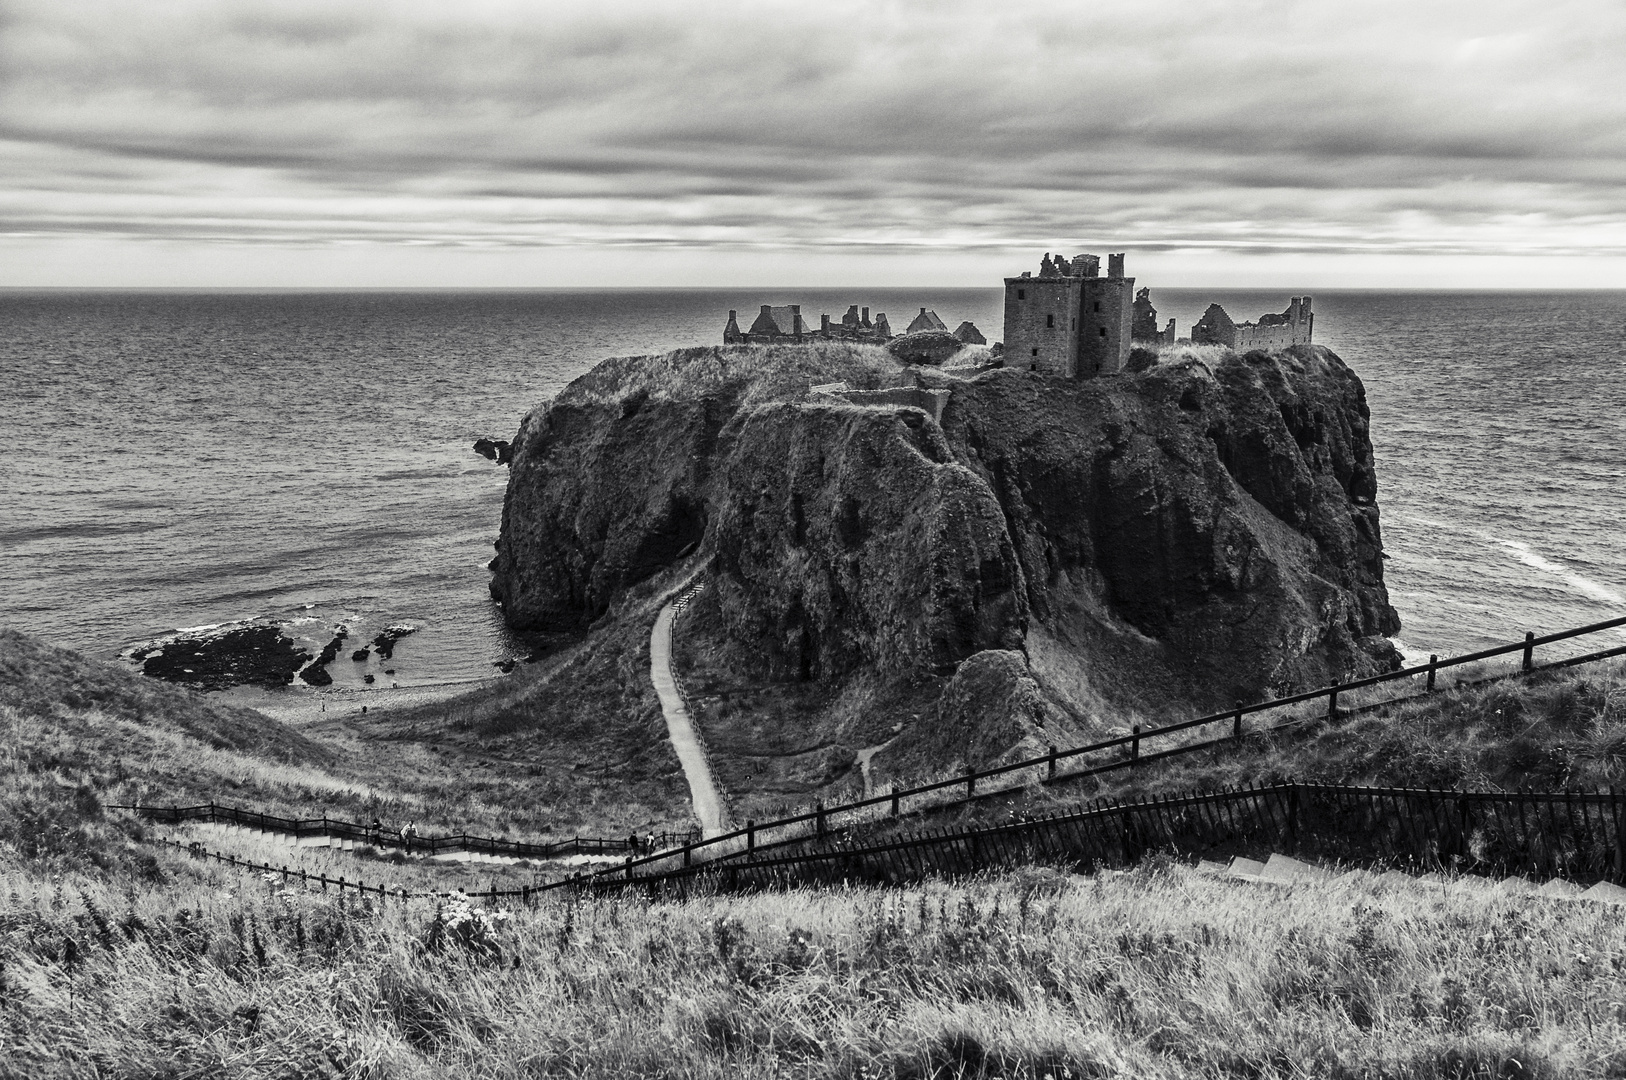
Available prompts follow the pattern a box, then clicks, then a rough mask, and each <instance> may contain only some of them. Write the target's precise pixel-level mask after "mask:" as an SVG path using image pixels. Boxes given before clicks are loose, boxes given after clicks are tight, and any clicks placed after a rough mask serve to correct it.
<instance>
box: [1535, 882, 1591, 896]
mask: <svg viewBox="0 0 1626 1080" xmlns="http://www.w3.org/2000/svg"><path fill="white" fill-rule="evenodd" d="M1536 892H1537V893H1538V894H1540V895H1542V896H1552V897H1557V898H1558V899H1560V900H1568V899H1570V898H1572V897H1576V896H1580V895H1581V894H1582V893H1584V892H1586V890H1585V889H1584V888H1582V887H1581V886H1579V885H1577V884H1576V883H1575V882H1573V881H1565V880H1564V879H1563V878H1553V879H1552V880H1551V881H1549V882H1547V883H1546V884H1545V885H1543V886H1541V887H1540V888H1539V889H1537V890H1536Z"/></svg>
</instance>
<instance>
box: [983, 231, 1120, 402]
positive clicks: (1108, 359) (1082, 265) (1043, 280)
mask: <svg viewBox="0 0 1626 1080" xmlns="http://www.w3.org/2000/svg"><path fill="white" fill-rule="evenodd" d="M1100 275H1101V259H1100V257H1099V256H1096V255H1076V256H1074V257H1073V258H1072V259H1071V260H1068V259H1066V258H1064V257H1062V256H1057V257H1056V258H1055V259H1051V257H1050V253H1049V252H1045V256H1044V259H1043V261H1042V262H1040V264H1039V276H1038V277H1034V276H1033V275H1032V274H1031V273H1029V272H1027V271H1024V272H1023V274H1022V276H1021V277H1013V278H1006V279H1005V363H1006V364H1007V365H1008V366H1010V367H1026V368H1027V370H1029V371H1040V372H1044V373H1045V374H1048V375H1055V376H1060V377H1062V378H1067V379H1093V378H1096V377H1097V376H1100V375H1111V374H1114V373H1116V372H1119V371H1122V370H1123V369H1124V365H1125V364H1127V363H1128V362H1129V342H1130V340H1131V338H1132V336H1133V325H1132V321H1133V318H1134V301H1133V295H1134V288H1135V279H1134V278H1132V277H1125V276H1124V257H1123V255H1122V254H1117V255H1108V256H1107V276H1106V277H1104V278H1103V277H1101V276H1100Z"/></svg>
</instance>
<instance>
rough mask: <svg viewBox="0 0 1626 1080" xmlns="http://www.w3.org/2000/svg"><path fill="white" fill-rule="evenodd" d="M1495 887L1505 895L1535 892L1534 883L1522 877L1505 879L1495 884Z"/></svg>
mask: <svg viewBox="0 0 1626 1080" xmlns="http://www.w3.org/2000/svg"><path fill="white" fill-rule="evenodd" d="M1496 887H1497V888H1498V889H1499V890H1501V891H1502V892H1505V893H1515V894H1520V893H1531V892H1535V891H1536V886H1535V883H1534V882H1532V881H1529V880H1528V879H1526V878H1522V877H1506V878H1503V879H1502V880H1501V881H1498V882H1497V883H1496Z"/></svg>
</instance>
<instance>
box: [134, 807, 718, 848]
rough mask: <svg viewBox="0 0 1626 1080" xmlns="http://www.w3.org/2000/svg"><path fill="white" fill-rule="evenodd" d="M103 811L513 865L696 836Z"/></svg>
mask: <svg viewBox="0 0 1626 1080" xmlns="http://www.w3.org/2000/svg"><path fill="white" fill-rule="evenodd" d="M105 809H108V810H128V811H130V812H132V813H134V814H137V815H138V816H140V817H144V818H147V819H148V820H151V821H161V822H167V823H169V824H176V825H178V824H181V823H182V822H187V821H201V822H209V823H211V824H224V825H241V826H244V827H246V828H251V829H260V830H262V831H264V832H275V833H282V834H284V835H287V836H293V837H295V838H303V837H307V836H326V837H330V838H333V839H337V840H351V841H354V842H356V843H363V844H367V845H370V846H372V847H375V848H399V849H400V850H402V851H405V852H406V853H407V854H423V855H437V854H440V853H441V852H450V851H469V852H476V853H481V854H487V855H504V856H510V857H513V858H518V859H550V858H559V857H562V856H566V855H602V854H607V853H610V852H621V851H651V850H654V851H659V850H661V849H662V848H665V847H681V846H684V845H687V844H692V843H693V842H694V841H695V839H696V835H695V834H694V833H692V832H686V833H670V832H662V833H654V834H646V835H645V836H641V837H640V836H637V835H631V836H627V837H619V838H605V837H594V836H573V837H571V838H570V839H568V840H559V841H555V842H554V843H551V844H527V843H524V842H522V841H519V840H503V839H496V838H493V837H489V836H470V835H469V834H468V833H455V834H449V835H445V836H406V835H404V834H403V833H401V832H399V831H396V830H391V829H386V828H382V827H380V828H373V827H372V826H369V825H362V824H360V823H358V822H354V821H344V820H341V819H339V818H330V817H319V818H285V817H278V816H276V815H275V814H262V813H260V812H258V811H256V810H244V809H242V808H240V807H235V806H222V805H219V804H217V803H206V804H203V805H199V806H132V805H123V804H108V805H107V806H106V807H105Z"/></svg>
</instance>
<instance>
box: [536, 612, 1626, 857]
mask: <svg viewBox="0 0 1626 1080" xmlns="http://www.w3.org/2000/svg"><path fill="white" fill-rule="evenodd" d="M1622 626H1626V617H1622V618H1616V619H1609V620H1606V621H1604V622H1598V623H1592V624H1590V625H1587V626H1581V627H1576V628H1574V629H1571V630H1563V631H1559V632H1558V633H1554V634H1547V635H1544V636H1542V637H1537V636H1536V635H1535V634H1534V633H1526V634H1525V636H1524V640H1523V641H1521V642H1515V643H1513V644H1510V645H1503V646H1499V647H1497V648H1493V649H1485V650H1482V651H1480V652H1474V653H1468V654H1466V655H1464V656H1457V657H1452V658H1449V659H1446V660H1441V659H1439V658H1438V657H1435V656H1431V657H1430V658H1429V662H1428V663H1427V664H1418V665H1414V666H1412V667H1406V668H1401V669H1400V670H1398V671H1392V672H1385V673H1383V674H1381V675H1374V676H1371V677H1369V678H1365V679H1360V680H1357V681H1354V682H1349V683H1342V684H1340V683H1333V684H1332V685H1330V686H1326V687H1322V688H1320V689H1316V690H1309V691H1306V692H1304V693H1300V694H1293V695H1289V696H1286V697H1281V698H1274V699H1271V700H1267V701H1261V702H1256V703H1254V704H1252V705H1243V704H1241V703H1238V704H1237V706H1236V707H1235V708H1234V709H1229V710H1227V711H1225V712H1222V713H1214V714H1211V715H1208V716H1201V717H1198V718H1196V719H1194V720H1186V721H1182V722H1180V723H1175V724H1169V725H1166V726H1163V727H1157V728H1151V729H1148V730H1142V728H1141V727H1140V726H1139V725H1136V726H1135V727H1133V728H1132V729H1131V730H1130V732H1129V734H1127V735H1122V736H1117V737H1114V738H1111V739H1105V740H1102V741H1099V742H1094V743H1090V744H1088V745H1086V746H1079V747H1074V748H1071V749H1068V750H1060V749H1058V748H1056V747H1054V746H1052V747H1050V749H1049V753H1048V754H1046V755H1045V756H1043V757H1036V758H1028V759H1025V760H1022V761H1017V762H1012V763H1010V764H1007V765H1001V766H998V767H996V768H992V769H983V770H972V771H968V772H966V773H964V774H963V775H961V776H956V777H952V778H949V779H943V780H937V781H934V782H932V783H927V784H921V785H917V786H914V787H908V788H897V787H894V788H893V789H892V790H891V791H889V792H887V793H885V794H880V795H873V796H870V797H868V798H864V799H859V800H856V801H854V802H849V803H843V804H840V805H836V806H828V807H827V806H825V805H824V804H823V803H819V804H817V805H815V806H814V807H813V808H812V809H811V810H809V811H807V812H804V813H801V814H794V815H790V816H787V817H782V818H778V819H776V820H773V821H767V822H762V823H760V824H759V823H757V822H755V821H747V822H746V824H745V825H744V827H742V828H737V829H734V830H732V831H730V832H727V833H724V834H722V835H720V836H716V837H712V838H710V839H704V840H698V841H696V842H694V843H689V844H683V845H681V846H679V847H677V848H668V849H664V850H662V851H660V852H656V853H652V854H648V855H645V856H642V857H632V858H631V860H630V864H629V865H630V866H631V867H632V870H633V872H634V875H635V876H636V875H637V874H639V873H640V872H641V873H642V874H643V875H651V874H658V873H662V872H668V871H677V870H686V869H691V868H693V867H694V866H695V865H696V864H701V863H710V862H718V861H723V862H733V861H738V860H740V859H745V860H756V861H758V862H760V861H761V859H762V858H763V857H765V854H766V853H767V852H769V851H771V850H773V849H776V848H783V847H785V846H789V845H797V844H802V843H805V842H808V841H809V840H813V841H817V840H819V839H820V838H823V837H826V836H828V835H830V834H840V833H843V832H845V831H847V830H848V829H850V828H851V827H856V826H858V825H862V824H867V823H870V822H873V821H875V820H877V819H880V818H894V819H896V818H901V817H903V816H904V815H905V814H912V813H918V812H921V811H924V810H944V809H951V808H953V807H956V806H963V805H966V804H968V803H972V802H976V801H978V800H981V799H986V798H991V797H994V796H998V795H1001V794H1007V793H1010V792H1012V791H1016V790H1019V789H1021V788H1023V787H1026V786H1028V785H1030V784H1039V785H1044V786H1048V785H1054V784H1061V783H1066V782H1068V781H1076V780H1079V779H1082V778H1084V777H1088V776H1095V775H1098V774H1100V773H1103V772H1108V771H1112V770H1116V769H1123V768H1131V767H1135V766H1138V765H1141V764H1145V763H1149V762H1153V761H1158V760H1161V759H1165V758H1169V757H1174V756H1178V755H1182V754H1189V753H1194V752H1196V751H1200V750H1207V749H1212V748H1215V747H1218V746H1224V745H1228V744H1231V743H1235V742H1238V741H1240V740H1242V739H1243V738H1245V737H1247V736H1249V735H1257V734H1261V733H1267V732H1277V731H1283V730H1287V729H1289V728H1294V727H1298V726H1300V725H1302V724H1305V723H1307V722H1310V721H1315V720H1319V719H1321V718H1322V717H1323V716H1325V717H1331V718H1336V717H1338V716H1340V715H1347V714H1348V712H1350V711H1351V710H1348V709H1345V710H1343V711H1342V712H1341V711H1340V708H1339V698H1340V696H1343V697H1344V700H1345V701H1346V702H1347V701H1348V700H1349V698H1348V695H1349V694H1351V693H1354V692H1355V691H1359V690H1364V689H1366V688H1368V687H1374V686H1381V685H1385V684H1389V683H1400V682H1404V683H1407V684H1409V685H1410V686H1411V687H1413V688H1414V691H1415V692H1413V693H1410V694H1406V695H1402V696H1400V697H1397V698H1392V699H1389V700H1387V701H1383V702H1379V703H1376V704H1375V705H1369V706H1365V707H1367V708H1372V707H1378V706H1383V705H1393V704H1398V703H1400V702H1403V701H1408V700H1416V699H1418V698H1422V697H1426V696H1428V695H1430V694H1433V693H1435V692H1436V689H1437V685H1436V683H1437V677H1438V674H1439V673H1440V672H1442V671H1447V670H1450V669H1452V668H1458V667H1461V666H1463V665H1466V664H1475V663H1480V662H1482V661H1485V660H1489V659H1493V658H1495V657H1499V656H1509V655H1514V654H1519V655H1520V666H1519V669H1518V672H1517V673H1518V674H1529V673H1533V672H1536V671H1550V670H1554V669H1560V668H1566V667H1571V666H1574V665H1578V664H1585V663H1593V662H1596V661H1600V660H1605V659H1609V658H1612V657H1616V656H1623V655H1626V645H1621V646H1615V647H1612V648H1606V649H1600V650H1596V651H1593V652H1589V653H1584V654H1581V655H1578V656H1569V657H1563V658H1560V659H1556V660H1554V661H1551V662H1549V663H1546V664H1542V665H1537V664H1536V663H1535V650H1536V649H1537V648H1538V647H1541V646H1546V645H1551V644H1554V643H1557V642H1560V641H1567V640H1571V639H1574V638H1578V637H1584V636H1587V635H1592V634H1599V633H1603V632H1605V631H1608V630H1613V629H1616V628H1618V627H1622ZM1322 701H1324V702H1325V703H1326V704H1325V711H1324V712H1323V711H1318V710H1316V709H1312V710H1311V711H1310V712H1309V713H1308V714H1307V715H1296V716H1291V717H1289V718H1287V719H1285V720H1283V721H1280V722H1278V723H1274V724H1270V725H1267V726H1260V725H1258V724H1255V725H1254V726H1252V727H1250V726H1249V725H1248V723H1247V720H1248V717H1250V716H1255V715H1257V714H1260V713H1265V712H1269V711H1272V710H1276V709H1282V708H1289V707H1293V706H1299V705H1305V704H1318V703H1320V702H1322ZM1203 729H1207V731H1206V732H1205V731H1204V730H1203ZM1204 734H1208V735H1209V737H1208V738H1201V736H1202V735H1204ZM1192 735H1197V736H1198V738H1197V739H1196V740H1195V741H1193V739H1192ZM1175 736H1180V737H1181V741H1180V742H1178V743H1177V744H1176V745H1172V746H1167V747H1166V748H1154V747H1156V746H1157V744H1158V743H1160V742H1161V743H1170V742H1174V741H1175V739H1174V737H1175ZM991 781H992V782H997V783H990V782H991ZM961 789H963V791H962V790H961ZM600 874H601V876H603V877H605V878H606V879H610V880H623V881H624V880H625V879H626V877H627V866H625V865H623V866H620V867H610V868H607V869H605V870H602V871H600ZM557 884H561V885H562V884H564V883H563V882H561V883H557Z"/></svg>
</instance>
